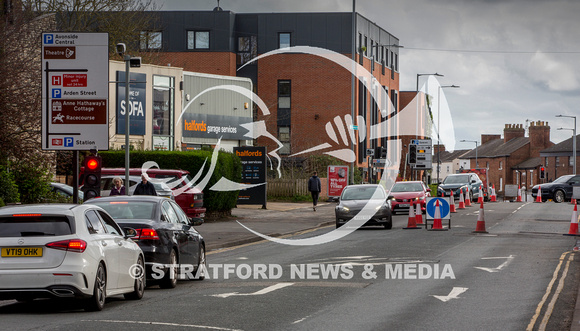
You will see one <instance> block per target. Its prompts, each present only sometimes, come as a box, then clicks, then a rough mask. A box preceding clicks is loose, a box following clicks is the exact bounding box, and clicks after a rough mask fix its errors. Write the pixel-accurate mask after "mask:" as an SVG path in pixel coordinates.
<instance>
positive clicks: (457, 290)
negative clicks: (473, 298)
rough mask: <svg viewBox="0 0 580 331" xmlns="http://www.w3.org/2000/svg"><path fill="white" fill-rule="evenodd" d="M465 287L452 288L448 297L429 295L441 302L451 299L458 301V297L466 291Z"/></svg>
mask: <svg viewBox="0 0 580 331" xmlns="http://www.w3.org/2000/svg"><path fill="white" fill-rule="evenodd" d="M467 290H468V288H467V287H454V288H453V289H452V290H451V292H449V294H448V295H431V296H432V297H435V298H437V299H439V300H441V301H443V302H447V301H449V300H451V299H459V295H460V294H461V293H463V292H465V291H467Z"/></svg>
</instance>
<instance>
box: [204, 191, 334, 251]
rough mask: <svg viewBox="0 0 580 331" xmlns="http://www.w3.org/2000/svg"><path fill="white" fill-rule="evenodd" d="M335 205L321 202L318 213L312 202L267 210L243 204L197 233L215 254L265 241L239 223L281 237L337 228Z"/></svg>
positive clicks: (283, 204) (281, 204) (284, 204)
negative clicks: (335, 225) (229, 248)
mask: <svg viewBox="0 0 580 331" xmlns="http://www.w3.org/2000/svg"><path fill="white" fill-rule="evenodd" d="M334 206H336V203H331V202H319V203H318V206H317V211H316V212H315V211H313V209H312V203H311V202H308V203H290V202H268V203H267V204H266V209H262V206H261V205H239V206H238V207H236V208H234V209H232V216H229V217H222V218H219V219H216V220H206V222H204V223H203V224H202V225H201V226H197V227H196V230H197V231H199V233H201V235H202V236H203V238H204V239H205V244H206V250H207V252H208V253H211V251H214V250H218V249H221V248H226V247H232V246H237V245H243V244H247V243H252V242H257V241H261V240H264V239H262V238H261V237H259V236H257V235H255V234H253V233H251V232H250V231H248V230H247V229H245V228H244V227H242V226H241V225H240V224H239V223H241V224H243V225H244V226H246V227H248V228H250V229H252V230H255V231H257V232H259V233H261V234H265V235H268V236H270V237H281V236H286V235H291V234H294V233H298V232H302V231H305V230H311V229H316V228H319V227H323V226H328V225H331V224H332V225H334V224H335V220H334V210H332V209H334ZM315 215H320V216H319V217H318V216H315ZM238 222H239V223H238Z"/></svg>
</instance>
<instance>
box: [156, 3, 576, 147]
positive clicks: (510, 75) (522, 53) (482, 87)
mask: <svg viewBox="0 0 580 331" xmlns="http://www.w3.org/2000/svg"><path fill="white" fill-rule="evenodd" d="M158 1H159V3H162V8H161V10H212V9H213V8H214V7H216V5H217V1H209V0H195V1H191V0H158ZM352 5H353V2H352V0H327V1H311V0H292V1H280V0H221V1H220V7H221V8H223V9H224V10H230V11H233V12H236V13H260V12H351V11H352ZM356 11H357V12H358V13H359V14H361V15H362V16H364V17H366V18H367V19H369V20H370V21H372V22H375V23H376V24H378V25H379V26H380V27H382V28H383V29H385V30H386V31H388V32H389V33H391V34H392V35H394V36H395V37H397V38H399V43H400V45H403V46H404V48H401V49H400V51H399V71H400V86H399V88H400V90H401V91H414V90H415V88H416V80H417V74H418V73H435V72H437V73H440V74H443V75H444V77H438V80H439V83H440V84H441V85H459V86H460V88H457V89H442V93H445V97H446V98H447V101H448V104H449V109H450V112H451V116H452V118H453V126H454V128H455V140H456V145H455V149H472V148H473V147H474V144H473V143H468V142H460V140H477V141H478V142H481V134H503V128H504V126H505V124H521V125H523V126H524V127H525V126H526V123H527V122H526V120H528V121H534V122H535V121H544V122H548V123H549V125H550V127H551V141H552V142H554V143H559V142H561V141H563V140H566V139H568V138H570V137H571V136H572V131H571V130H557V128H567V129H572V128H573V126H574V121H573V119H571V118H556V117H555V116H556V115H558V114H562V115H570V116H577V117H580V65H579V64H580V19H578V15H580V1H578V0H554V1H551V0H407V1H401V0H366V1H363V0H359V1H356ZM424 79H425V78H424V77H421V80H420V85H422V84H423V83H424Z"/></svg>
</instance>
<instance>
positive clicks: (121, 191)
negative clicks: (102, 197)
mask: <svg viewBox="0 0 580 331" xmlns="http://www.w3.org/2000/svg"><path fill="white" fill-rule="evenodd" d="M125 193H126V192H125V186H123V180H122V179H121V177H115V178H113V188H112V189H111V193H110V194H109V195H125Z"/></svg>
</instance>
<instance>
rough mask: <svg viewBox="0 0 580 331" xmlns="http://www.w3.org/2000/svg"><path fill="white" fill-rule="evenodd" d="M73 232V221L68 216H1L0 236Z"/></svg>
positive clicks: (50, 234)
mask: <svg viewBox="0 0 580 331" xmlns="http://www.w3.org/2000/svg"><path fill="white" fill-rule="evenodd" d="M72 233H73V230H72V227H71V221H70V220H69V218H68V217H66V216H42V215H34V214H32V215H30V216H4V217H0V237H51V236H66V235H69V234H72Z"/></svg>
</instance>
